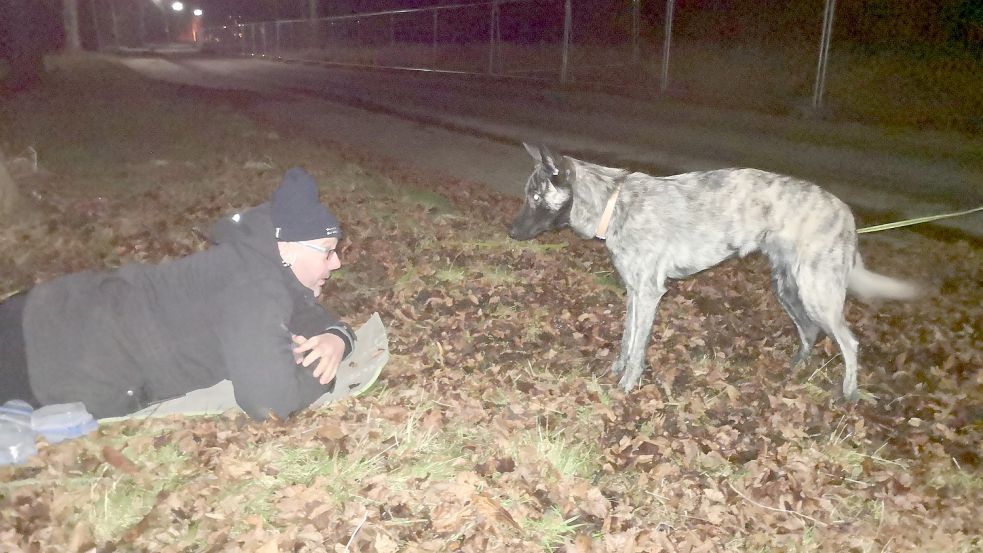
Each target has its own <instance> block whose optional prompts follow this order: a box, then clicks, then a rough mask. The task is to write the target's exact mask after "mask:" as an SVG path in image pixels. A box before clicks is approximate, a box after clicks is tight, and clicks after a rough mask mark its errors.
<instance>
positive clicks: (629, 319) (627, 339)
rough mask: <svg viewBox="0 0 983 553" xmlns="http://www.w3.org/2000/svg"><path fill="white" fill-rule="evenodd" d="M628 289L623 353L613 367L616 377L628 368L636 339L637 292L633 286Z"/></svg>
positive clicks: (612, 371)
mask: <svg viewBox="0 0 983 553" xmlns="http://www.w3.org/2000/svg"><path fill="white" fill-rule="evenodd" d="M626 288H627V289H628V294H627V298H628V300H627V303H628V305H627V307H626V308H625V323H624V327H625V328H624V329H623V330H622V333H621V351H619V352H618V358H617V359H616V360H615V361H614V365H611V374H614V375H619V374H621V373H622V372H624V370H625V367H627V366H628V352H629V351H631V343H632V341H633V340H634V339H635V323H634V322H633V321H634V320H635V302H636V296H637V292H636V290H635V288H634V287H632V286H626Z"/></svg>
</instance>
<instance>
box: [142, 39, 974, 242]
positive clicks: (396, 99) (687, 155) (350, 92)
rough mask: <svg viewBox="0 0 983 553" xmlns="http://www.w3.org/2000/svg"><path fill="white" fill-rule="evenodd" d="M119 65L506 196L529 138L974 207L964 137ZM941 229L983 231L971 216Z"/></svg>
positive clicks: (897, 205)
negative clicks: (228, 93)
mask: <svg viewBox="0 0 983 553" xmlns="http://www.w3.org/2000/svg"><path fill="white" fill-rule="evenodd" d="M124 62H125V63H126V64H127V65H128V66H129V67H131V68H133V69H135V70H137V71H139V72H140V73H142V74H144V75H146V76H149V77H152V78H155V79H163V80H167V81H172V82H180V83H184V84H191V85H196V86H207V87H221V88H235V89H246V90H252V91H255V92H260V93H262V94H263V97H264V98H266V99H267V101H266V102H263V103H262V104H261V105H259V106H258V107H257V108H256V109H257V112H256V114H257V115H259V116H261V117H263V118H264V119H268V120H269V121H271V122H273V123H275V124H276V125H277V126H278V127H279V128H281V129H285V130H286V131H287V132H298V133H303V135H304V136H310V137H311V138H312V139H323V140H330V141H333V142H338V143H342V144H346V145H348V146H351V147H353V148H355V149H360V150H364V151H366V152H367V153H371V154H372V155H373V156H376V157H382V158H390V159H392V160H395V161H397V162H399V163H405V164H409V165H411V166H414V167H417V168H419V169H422V170H425V171H430V172H435V173H437V174H442V175H447V176H451V177H454V178H460V179H466V180H470V181H477V182H482V183H485V184H487V185H489V186H491V187H492V188H494V189H496V190H499V191H502V192H505V193H508V194H518V193H519V192H520V190H521V187H522V183H523V182H524V181H525V178H526V176H527V174H528V172H529V170H530V163H529V159H528V157H527V156H526V154H525V153H524V152H523V151H522V149H521V148H520V147H518V145H519V142H520V141H522V140H528V141H541V142H546V143H549V144H551V145H553V146H554V147H556V148H558V149H560V150H562V151H564V152H568V153H571V154H572V155H577V156H579V157H585V158H589V159H593V160H596V161H599V162H601V163H607V164H610V165H621V166H627V167H632V168H635V169H639V170H644V171H647V172H650V173H653V174H668V173H675V172H683V171H689V170H697V169H709V168H716V167H725V166H754V167H759V168H764V169H769V170H773V171H778V172H783V173H787V174H792V175H796V176H800V177H804V178H808V179H811V180H813V181H815V182H817V183H819V184H821V185H822V186H824V187H826V188H828V189H830V190H831V191H833V192H834V193H835V194H837V195H838V196H840V197H841V198H843V199H844V200H845V201H846V202H847V203H849V204H851V205H852V206H853V207H854V208H856V209H858V210H860V211H862V212H865V213H871V214H877V215H879V217H878V218H882V219H897V218H908V217H918V216H923V215H927V214H934V213H943V212H948V211H955V210H959V209H967V208H971V207H976V206H977V205H980V204H981V203H983V184H981V183H983V162H981V161H980V160H983V155H978V154H983V141H981V140H979V139H976V138H973V137H965V136H960V135H953V134H942V133H919V132H911V131H898V132H887V131H882V130H879V129H873V128H868V127H862V126H859V125H847V124H831V123H827V122H819V121H804V120H787V119H782V118H777V117H769V116H760V115H755V116H749V115H748V114H739V113H726V112H719V111H712V110H707V109H704V108H698V107H692V106H689V107H685V108H681V107H680V106H668V105H657V104H653V103H646V102H641V101H638V100H631V99H625V98H618V97H614V96H611V95H608V94H602V93H597V92H583V91H581V92H577V93H573V92H562V93H560V92H556V91H549V90H541V89H538V88H535V87H526V86H519V85H517V84H516V83H513V82H502V81H495V80H491V81H475V80H463V79H459V78H451V77H434V76H429V75H416V74H407V73H395V74H394V73H390V72H382V71H355V70H349V69H343V68H326V67H320V66H311V65H299V64H286V63H276V62H267V61H259V60H240V59H213V58H181V59H165V58H126V59H124ZM943 225H945V226H946V227H948V228H951V229H958V230H959V231H961V232H963V233H965V234H968V235H970V236H975V237H977V238H983V217H980V216H971V217H965V218H961V219H954V220H949V221H946V222H944V223H943Z"/></svg>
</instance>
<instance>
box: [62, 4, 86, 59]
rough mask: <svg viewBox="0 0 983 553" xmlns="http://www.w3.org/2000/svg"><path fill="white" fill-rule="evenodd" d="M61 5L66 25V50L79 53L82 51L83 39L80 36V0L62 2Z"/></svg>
mask: <svg viewBox="0 0 983 553" xmlns="http://www.w3.org/2000/svg"><path fill="white" fill-rule="evenodd" d="M61 5H62V19H63V23H64V25H65V49H66V50H68V51H69V52H78V51H79V50H81V49H82V39H81V38H80V36H79V4H78V0H62V1H61Z"/></svg>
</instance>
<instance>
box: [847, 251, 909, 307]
mask: <svg viewBox="0 0 983 553" xmlns="http://www.w3.org/2000/svg"><path fill="white" fill-rule="evenodd" d="M847 288H849V289H850V291H851V292H853V293H854V294H855V295H856V296H857V297H859V298H861V299H865V300H871V299H876V298H885V299H891V300H912V299H915V298H917V297H918V296H919V295H921V293H922V290H921V287H920V286H918V285H917V284H913V283H911V282H905V281H903V280H898V279H894V278H891V277H888V276H884V275H879V274H877V273H875V272H873V271H868V270H867V268H866V267H864V262H863V259H861V258H860V254H859V253H858V254H857V256H856V263H855V264H854V266H853V270H851V271H850V276H849V277H848V278H847Z"/></svg>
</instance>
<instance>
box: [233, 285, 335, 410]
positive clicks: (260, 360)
mask: <svg viewBox="0 0 983 553" xmlns="http://www.w3.org/2000/svg"><path fill="white" fill-rule="evenodd" d="M255 293H256V295H257V296H259V297H257V298H256V299H258V300H260V301H259V302H258V303H257V302H249V301H241V298H240V299H239V301H236V299H235V298H232V299H230V300H229V301H227V302H225V309H224V313H223V320H222V321H221V322H220V323H219V324H220V326H221V328H220V329H219V332H218V334H219V340H220V342H221V344H220V346H221V350H222V354H223V357H224V361H225V365H226V370H227V371H228V376H229V379H230V380H231V381H232V386H233V388H234V389H235V398H236V403H238V404H239V407H241V408H242V410H243V411H245V412H246V413H247V414H248V415H249V416H250V417H252V418H254V419H256V420H263V419H265V418H267V417H268V416H270V415H271V414H272V415H275V416H276V417H278V418H280V419H286V418H287V417H289V416H290V415H291V414H293V413H294V412H296V411H298V410H300V409H303V408H304V407H307V406H308V405H310V404H311V403H312V402H313V401H314V400H315V399H317V398H318V397H320V396H321V395H322V394H324V393H326V392H327V391H329V390H330V389H331V385H330V384H329V385H327V386H325V385H322V384H320V383H319V382H318V380H317V379H316V378H314V375H313V372H312V371H311V370H310V369H307V368H305V367H302V366H300V365H298V364H296V363H295V362H294V359H293V354H292V353H291V349H292V347H291V341H290V331H289V330H288V329H287V327H286V324H285V321H283V317H282V315H279V314H278V313H276V312H275V309H273V308H272V307H268V308H266V309H264V308H263V307H262V306H263V305H267V306H273V305H276V302H275V301H274V299H273V298H270V299H269V300H264V299H263V298H262V295H263V294H265V293H269V292H264V291H263V290H256V292H255Z"/></svg>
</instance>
